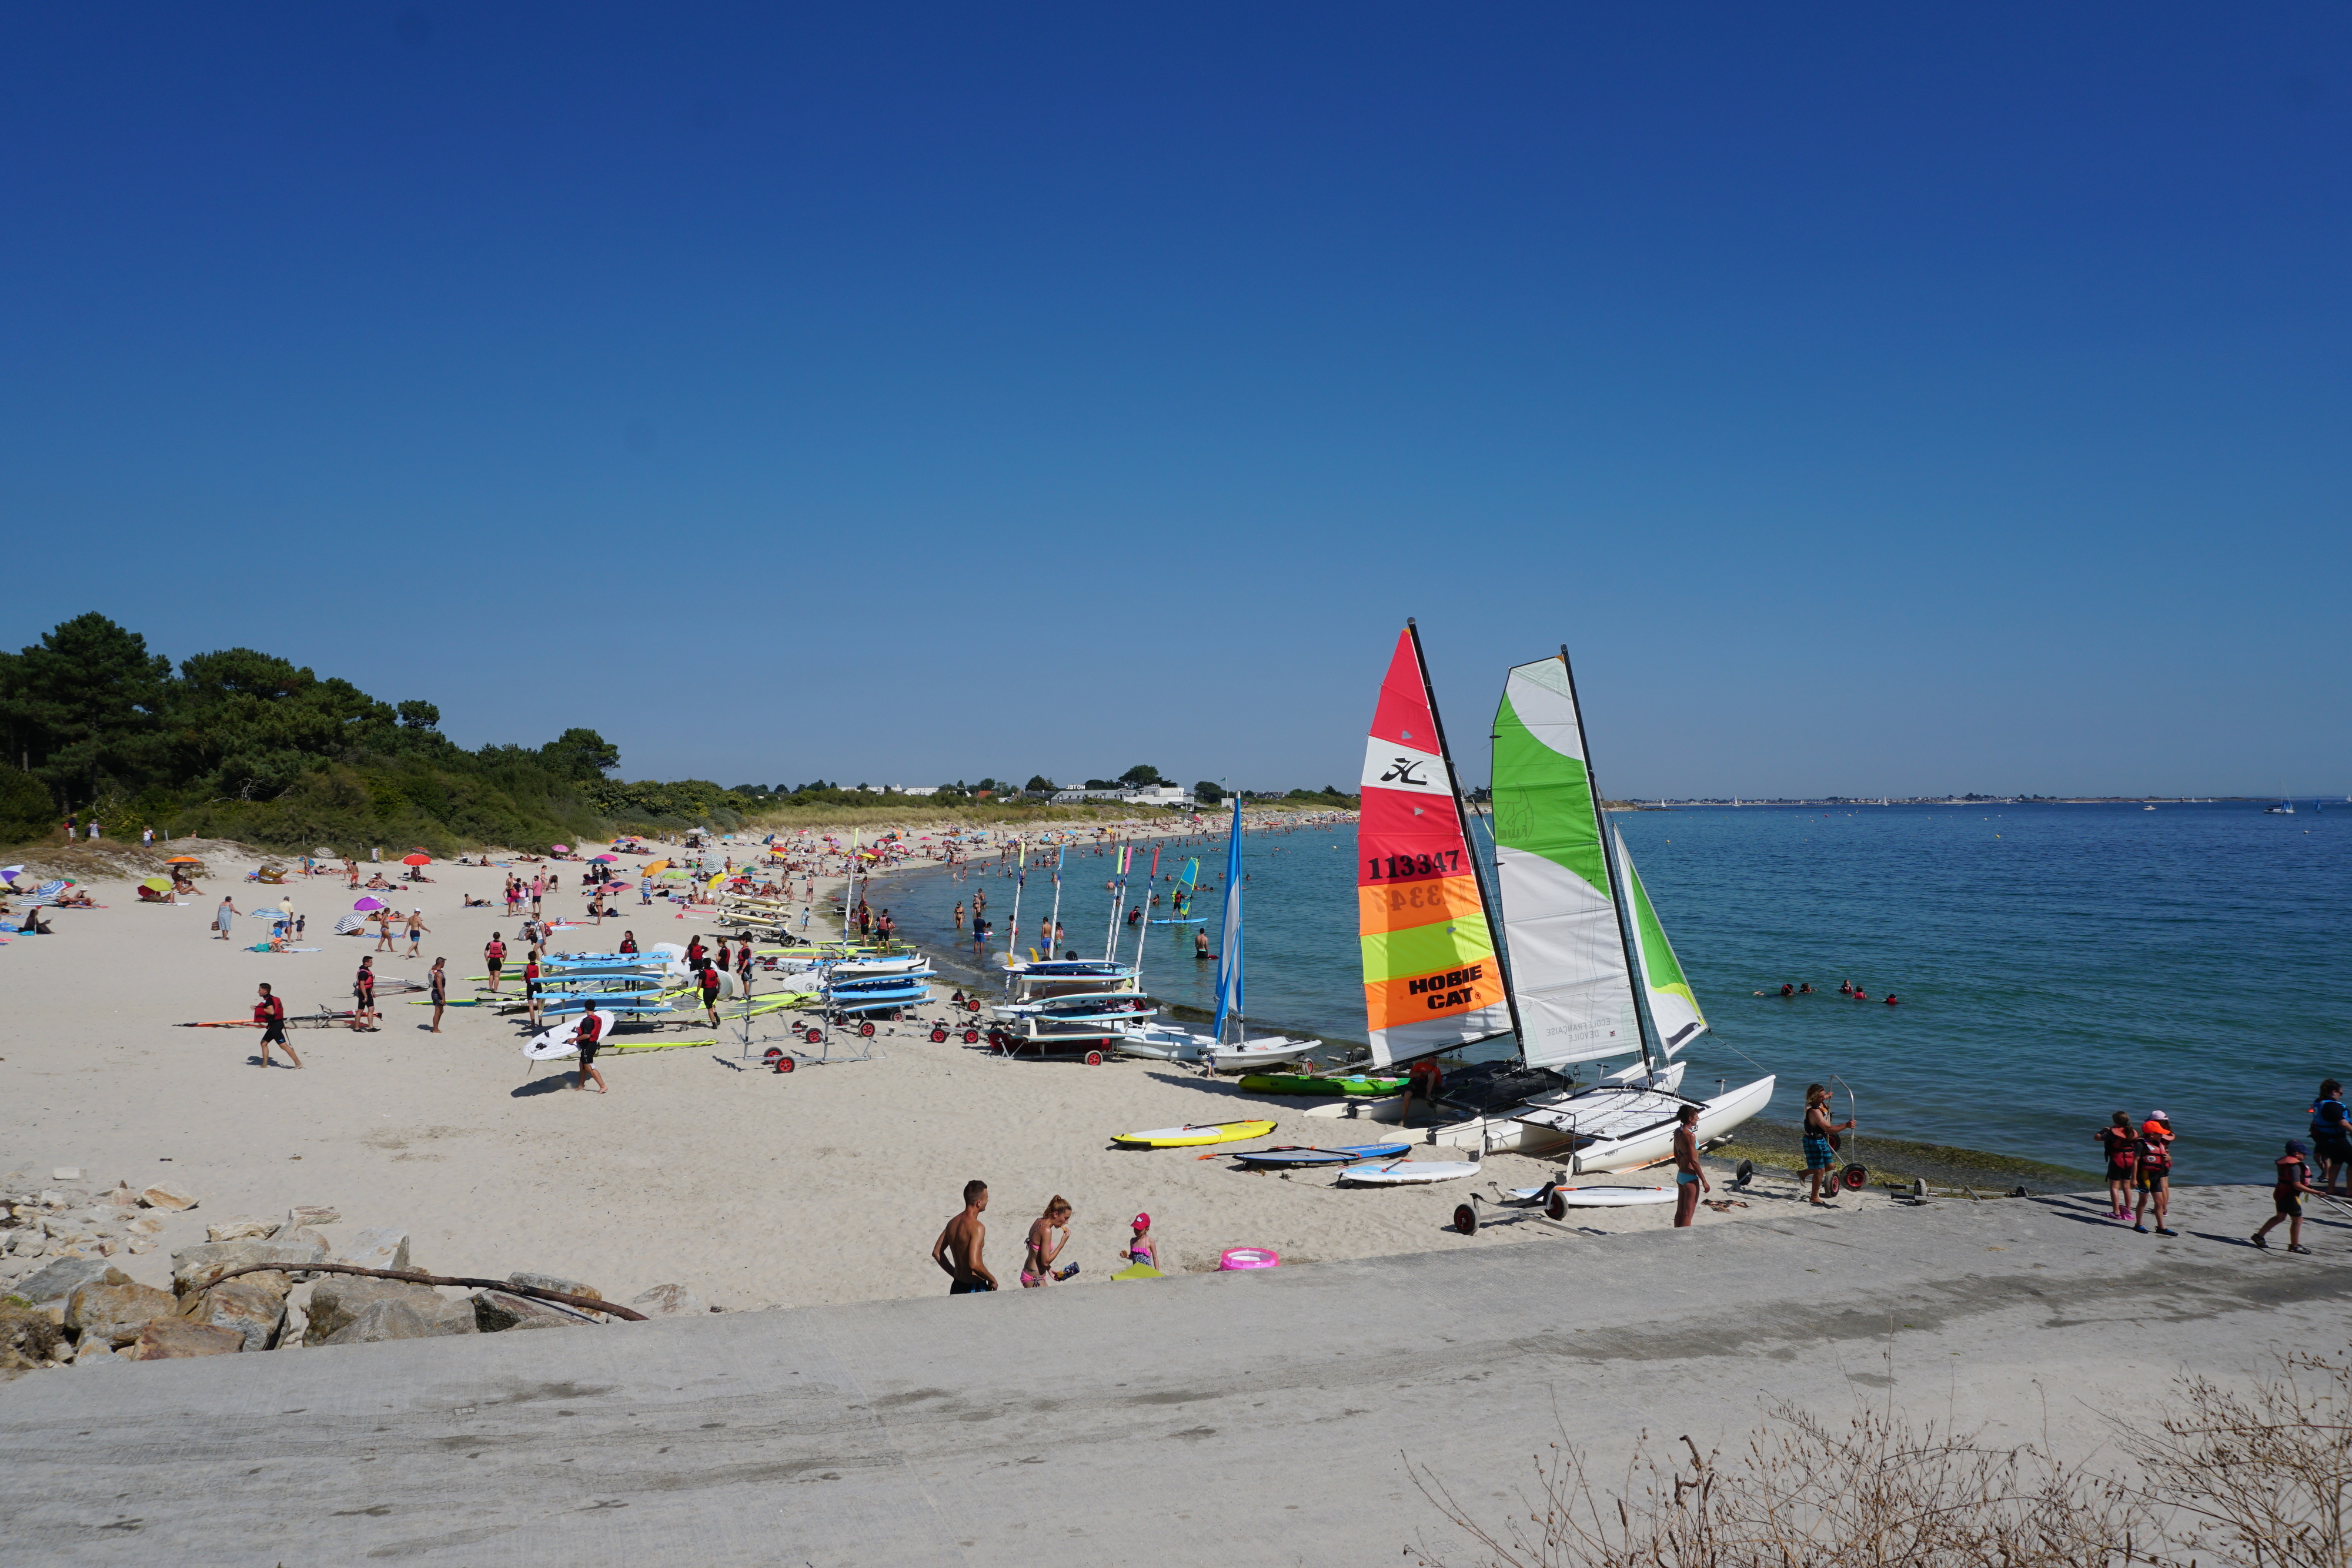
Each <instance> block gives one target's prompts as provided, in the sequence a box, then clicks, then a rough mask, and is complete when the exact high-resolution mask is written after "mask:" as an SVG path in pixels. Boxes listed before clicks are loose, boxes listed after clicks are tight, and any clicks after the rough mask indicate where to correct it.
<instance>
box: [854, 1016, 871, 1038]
mask: <svg viewBox="0 0 2352 1568" xmlns="http://www.w3.org/2000/svg"><path fill="white" fill-rule="evenodd" d="M857 1032H858V1033H859V1034H860V1035H862V1036H865V1037H867V1038H869V1039H870V1038H871V1037H872V1036H873V1033H874V1020H873V1019H861V1020H860V1021H859V1023H858V1025H857Z"/></svg>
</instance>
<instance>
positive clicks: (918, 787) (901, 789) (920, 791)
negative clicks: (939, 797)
mask: <svg viewBox="0 0 2352 1568" xmlns="http://www.w3.org/2000/svg"><path fill="white" fill-rule="evenodd" d="M890 792H891V793H892V794H894V795H936V794H938V793H939V792H940V787H939V786H938V785H936V784H912V785H909V784H893V785H891V786H890Z"/></svg>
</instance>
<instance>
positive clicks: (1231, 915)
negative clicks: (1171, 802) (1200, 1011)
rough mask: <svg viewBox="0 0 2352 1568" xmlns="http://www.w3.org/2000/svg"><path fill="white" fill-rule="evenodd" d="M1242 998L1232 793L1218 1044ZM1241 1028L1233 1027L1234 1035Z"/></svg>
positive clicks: (1237, 812) (1238, 843)
mask: <svg viewBox="0 0 2352 1568" xmlns="http://www.w3.org/2000/svg"><path fill="white" fill-rule="evenodd" d="M1243 1010H1244V1008H1243V998H1242V798H1241V797H1240V796H1239V795H1236V796H1234V830H1233V836H1232V837H1231V838H1230V839H1228V840H1226V841H1225V918H1224V924H1223V927H1222V928H1221V929H1220V931H1219V932H1218V937H1217V1017H1216V1022H1215V1024H1214V1025H1213V1030H1212V1032H1213V1034H1214V1035H1215V1037H1216V1040H1217V1042H1218V1043H1219V1044H1221V1045H1224V1044H1231V1043H1232V1041H1229V1040H1226V1039H1225V1020H1226V1019H1234V1021H1235V1023H1236V1024H1238V1023H1239V1021H1240V1019H1241V1016H1242V1013H1243ZM1240 1038H1241V1032H1240V1030H1239V1029H1238V1028H1236V1030H1234V1040H1239V1039H1240Z"/></svg>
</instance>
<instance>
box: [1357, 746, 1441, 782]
mask: <svg viewBox="0 0 2352 1568" xmlns="http://www.w3.org/2000/svg"><path fill="white" fill-rule="evenodd" d="M1445 777H1446V775H1445V761H1444V758H1441V757H1439V756H1438V755H1437V754H1436V753H1435V752H1433V751H1421V750H1418V749H1416V748H1414V747H1411V746H1400V745H1398V744H1397V743H1396V742H1395V741H1394V740H1382V739H1381V737H1379V736H1377V735H1375V736H1372V737H1369V738H1368V739H1367V740H1366V741H1365V743H1364V771H1363V774H1362V778H1361V782H1362V783H1363V785H1364V787H1365V788H1367V789H1410V790H1412V791H1413V792H1415V793H1416V794H1430V795H1436V794H1442V793H1444V789H1445Z"/></svg>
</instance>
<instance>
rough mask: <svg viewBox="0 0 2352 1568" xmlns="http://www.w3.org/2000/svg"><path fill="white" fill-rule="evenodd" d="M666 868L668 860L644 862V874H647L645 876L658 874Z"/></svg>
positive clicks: (667, 867)
mask: <svg viewBox="0 0 2352 1568" xmlns="http://www.w3.org/2000/svg"><path fill="white" fill-rule="evenodd" d="M668 869H669V862H667V861H666V860H664V861H648V862H646V866H645V874H646V875H647V876H658V875H660V874H661V873H663V872H666V871H667V870H668Z"/></svg>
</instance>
